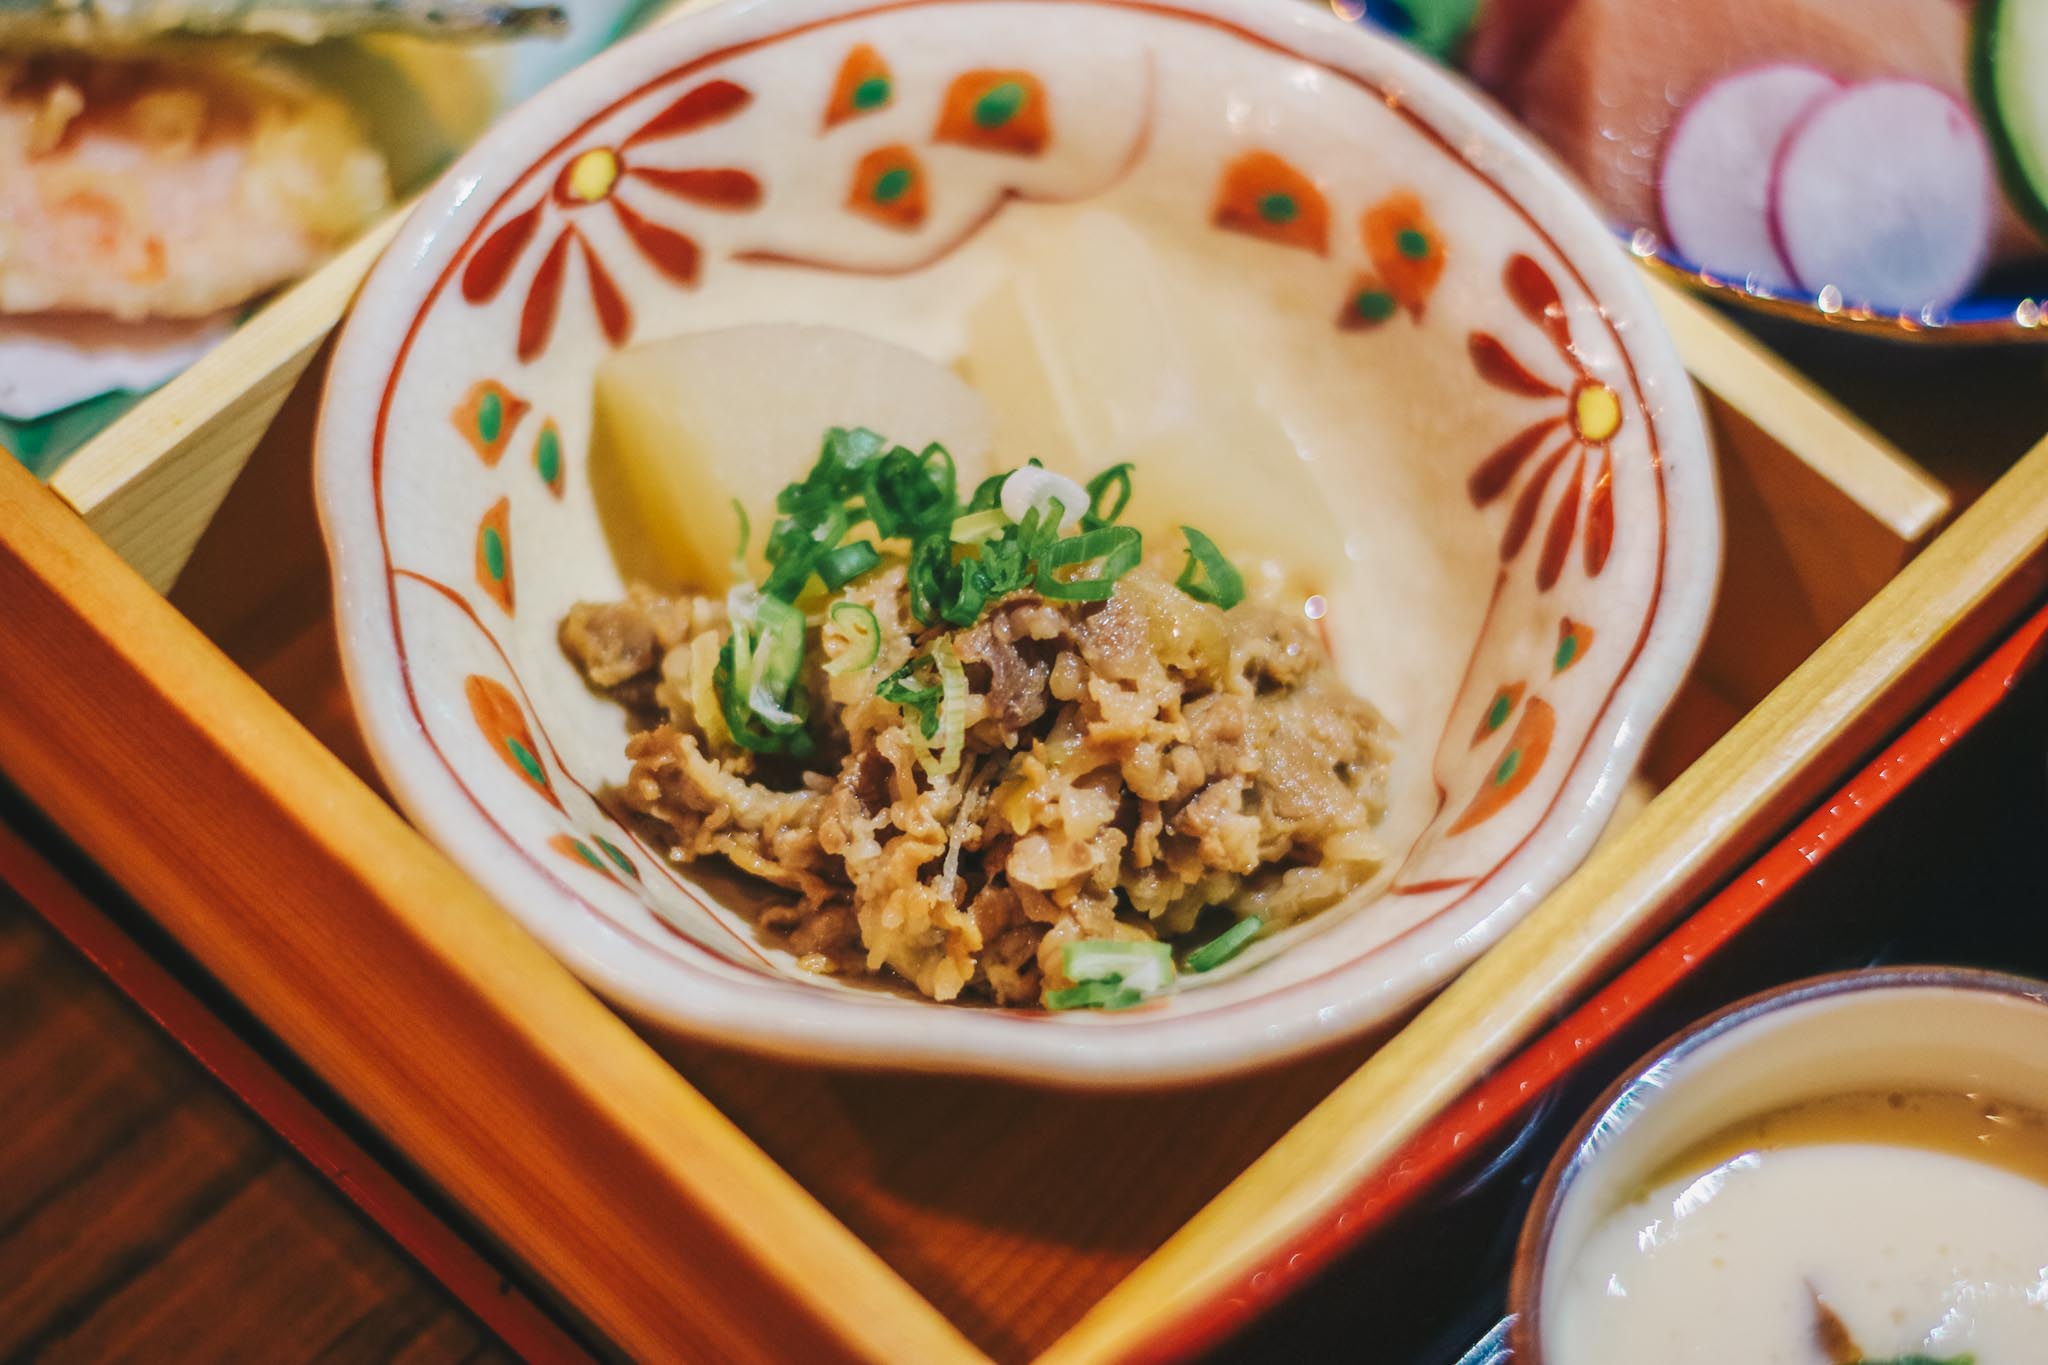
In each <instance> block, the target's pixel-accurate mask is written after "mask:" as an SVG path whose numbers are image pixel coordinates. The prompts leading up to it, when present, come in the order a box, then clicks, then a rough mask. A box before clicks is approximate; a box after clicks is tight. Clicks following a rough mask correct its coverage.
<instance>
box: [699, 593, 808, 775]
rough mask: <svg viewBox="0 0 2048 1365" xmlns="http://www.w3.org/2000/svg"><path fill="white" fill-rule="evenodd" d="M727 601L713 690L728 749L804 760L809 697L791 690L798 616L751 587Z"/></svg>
mask: <svg viewBox="0 0 2048 1365" xmlns="http://www.w3.org/2000/svg"><path fill="white" fill-rule="evenodd" d="M727 601H728V611H729V614H730V615H731V616H732V634H731V635H730V636H728V637H727V639H726V642H725V646H724V648H723V649H721V650H720V651H719V655H718V666H717V668H716V670H715V671H714V672H713V674H712V689H713V691H714V692H715V693H716V694H717V696H718V703H719V709H720V711H721V712H722V714H723V716H724V719H725V728H726V729H727V730H729V731H730V732H731V734H732V740H733V743H735V744H738V745H739V746H740V747H742V748H745V749H752V750H754V751H755V752H756V753H786V754H796V755H799V756H802V755H807V754H809V753H810V752H811V735H810V731H809V730H808V729H807V728H806V727H805V721H806V719H807V716H806V712H807V711H808V709H809V706H810V697H809V694H807V693H806V692H804V691H803V690H802V689H801V688H797V687H795V682H796V678H797V674H798V672H799V671H800V670H801V669H802V667H803V658H804V617H803V613H802V612H800V611H798V610H797V609H796V608H795V607H792V606H790V605H789V604H788V603H787V602H781V601H777V600H776V599H775V598H772V597H762V596H760V595H759V594H758V593H757V592H755V590H754V589H753V588H752V587H751V586H749V587H747V588H745V589H744V590H743V589H740V588H735V589H733V590H732V592H731V593H729V594H728V595H727ZM756 622H760V623H761V627H760V629H761V635H760V638H759V640H758V641H757V640H756V639H755V636H754V630H755V625H756ZM785 698H786V699H785Z"/></svg>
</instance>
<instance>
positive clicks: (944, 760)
mask: <svg viewBox="0 0 2048 1365" xmlns="http://www.w3.org/2000/svg"><path fill="white" fill-rule="evenodd" d="M932 661H933V663H935V664H936V665H937V666H938V670H939V725H938V730H939V747H938V750H937V752H936V753H934V752H931V751H929V750H927V751H926V753H925V755H924V757H923V759H922V760H921V761H922V762H923V764H924V770H925V773H926V775H927V776H930V777H944V776H945V775H946V774H947V773H950V772H952V771H954V770H955V769H957V768H958V767H959V766H960V751H961V749H962V748H963V747H964V746H965V744H966V742H967V670H966V669H964V668H962V667H960V656H959V655H958V654H956V653H954V652H953V642H952V641H951V640H948V639H945V638H943V637H941V638H940V640H939V641H938V643H937V644H934V645H933V646H932ZM931 737H932V735H931V731H929V730H927V731H925V738H927V739H930V738H931Z"/></svg>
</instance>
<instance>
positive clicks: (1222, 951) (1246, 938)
mask: <svg viewBox="0 0 2048 1365" xmlns="http://www.w3.org/2000/svg"><path fill="white" fill-rule="evenodd" d="M1265 927H1266V922H1265V921H1264V920H1262V919H1260V918H1259V917H1258V916H1257V915H1247V916H1245V917H1244V918H1243V919H1241V920H1239V921H1238V922H1237V923H1235V924H1233V925H1231V926H1230V927H1229V928H1228V929H1225V930H1224V931H1223V932H1222V933H1220V934H1218V935H1216V937H1214V938H1212V939H1210V940H1209V941H1208V942H1207V943H1204V944H1203V945H1202V946H1201V947H1199V948H1197V949H1195V950H1194V951H1193V952H1192V953H1189V954H1188V960H1187V963H1186V966H1187V969H1188V970H1189V971H1191V972H1208V971H1214V970H1215V969H1216V968H1218V967H1221V966H1222V965H1223V964H1224V963H1226V962H1228V961H1230V959H1232V958H1233V957H1236V956H1237V955H1238V954H1239V953H1241V952H1243V951H1244V947H1245V945H1246V944H1247V943H1250V942H1251V941H1252V940H1253V939H1255V938H1257V937H1258V936H1259V930H1261V929H1263V928H1265Z"/></svg>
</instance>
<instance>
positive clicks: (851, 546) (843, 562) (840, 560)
mask: <svg viewBox="0 0 2048 1365" xmlns="http://www.w3.org/2000/svg"><path fill="white" fill-rule="evenodd" d="M881 562H882V552H881V551H880V550H877V549H876V548H875V542H873V541H872V540H850V541H848V542H847V543H846V544H844V545H841V546H840V547H839V548H838V549H836V550H832V551H830V552H829V553H827V554H825V555H822V556H820V558H819V560H818V567H817V570H816V572H817V575H818V577H819V578H821V579H823V580H824V583H825V586H826V587H827V588H829V589H831V590H832V591H833V592H837V591H839V590H840V589H841V588H843V587H845V586H846V585H847V584H848V583H851V582H852V581H853V580H854V579H856V578H859V577H860V576H861V575H862V574H864V573H866V572H867V571H868V570H869V569H872V568H874V567H875V566H876V565H877V564H880V563H881Z"/></svg>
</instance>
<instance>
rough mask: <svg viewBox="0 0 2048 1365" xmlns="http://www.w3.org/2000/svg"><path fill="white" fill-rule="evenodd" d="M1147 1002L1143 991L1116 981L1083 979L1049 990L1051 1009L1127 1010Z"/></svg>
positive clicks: (1048, 1003) (1048, 996) (1047, 1000)
mask: <svg viewBox="0 0 2048 1365" xmlns="http://www.w3.org/2000/svg"><path fill="white" fill-rule="evenodd" d="M1144 1002H1145V993H1144V992H1143V991H1134V990H1132V989H1131V988H1130V987H1129V986H1126V985H1123V984H1122V983H1120V982H1116V981H1083V982H1082V983H1081V984H1080V985H1078V986H1068V987H1067V988H1066V989H1064V990H1057V991H1047V992H1046V993H1045V1007H1046V1008H1047V1009H1049V1010H1089V1009H1093V1010H1127V1009H1129V1008H1130V1007H1131V1006H1133V1005H1141V1004H1143V1003H1144Z"/></svg>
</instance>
